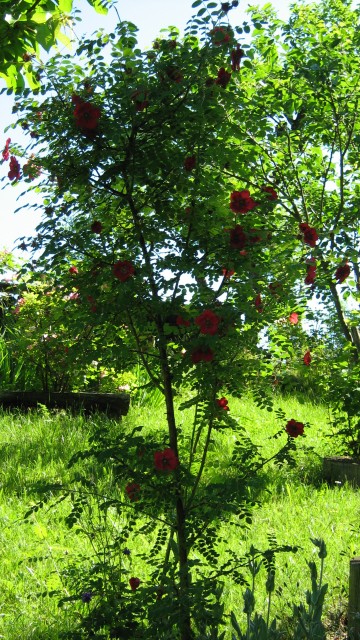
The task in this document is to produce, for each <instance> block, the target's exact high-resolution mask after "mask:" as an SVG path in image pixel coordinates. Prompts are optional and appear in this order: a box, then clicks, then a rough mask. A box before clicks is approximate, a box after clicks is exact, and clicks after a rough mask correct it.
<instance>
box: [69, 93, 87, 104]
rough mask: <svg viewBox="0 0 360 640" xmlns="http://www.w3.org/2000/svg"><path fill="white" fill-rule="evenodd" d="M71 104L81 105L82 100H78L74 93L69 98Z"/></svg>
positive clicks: (78, 97)
mask: <svg viewBox="0 0 360 640" xmlns="http://www.w3.org/2000/svg"><path fill="white" fill-rule="evenodd" d="M71 102H72V103H73V104H82V103H83V102H84V100H83V99H82V98H80V96H78V95H77V94H76V93H73V94H72V96H71Z"/></svg>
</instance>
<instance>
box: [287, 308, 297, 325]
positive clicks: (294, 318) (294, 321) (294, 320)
mask: <svg viewBox="0 0 360 640" xmlns="http://www.w3.org/2000/svg"><path fill="white" fill-rule="evenodd" d="M289 322H290V324H297V323H298V322H299V315H298V314H297V313H296V312H295V311H293V312H292V313H290V315H289Z"/></svg>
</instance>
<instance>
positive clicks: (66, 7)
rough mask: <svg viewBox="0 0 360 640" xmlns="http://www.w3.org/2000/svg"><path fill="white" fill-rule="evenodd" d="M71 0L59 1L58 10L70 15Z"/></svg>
mask: <svg viewBox="0 0 360 640" xmlns="http://www.w3.org/2000/svg"><path fill="white" fill-rule="evenodd" d="M72 6H73V0H59V9H60V11H63V12H64V13H71V10H72Z"/></svg>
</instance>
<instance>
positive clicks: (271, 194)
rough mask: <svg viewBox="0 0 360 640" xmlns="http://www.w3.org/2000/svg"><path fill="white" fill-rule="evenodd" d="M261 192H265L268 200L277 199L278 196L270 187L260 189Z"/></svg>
mask: <svg viewBox="0 0 360 640" xmlns="http://www.w3.org/2000/svg"><path fill="white" fill-rule="evenodd" d="M261 191H265V193H267V194H268V200H277V199H278V194H277V192H276V191H275V189H273V188H272V187H261Z"/></svg>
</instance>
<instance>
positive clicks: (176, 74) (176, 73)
mask: <svg viewBox="0 0 360 640" xmlns="http://www.w3.org/2000/svg"><path fill="white" fill-rule="evenodd" d="M165 71H166V75H167V77H168V78H169V79H170V80H172V81H173V82H177V83H180V82H182V81H183V79H184V76H183V74H182V72H181V70H180V69H179V68H178V67H167V68H166V69H165Z"/></svg>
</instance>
